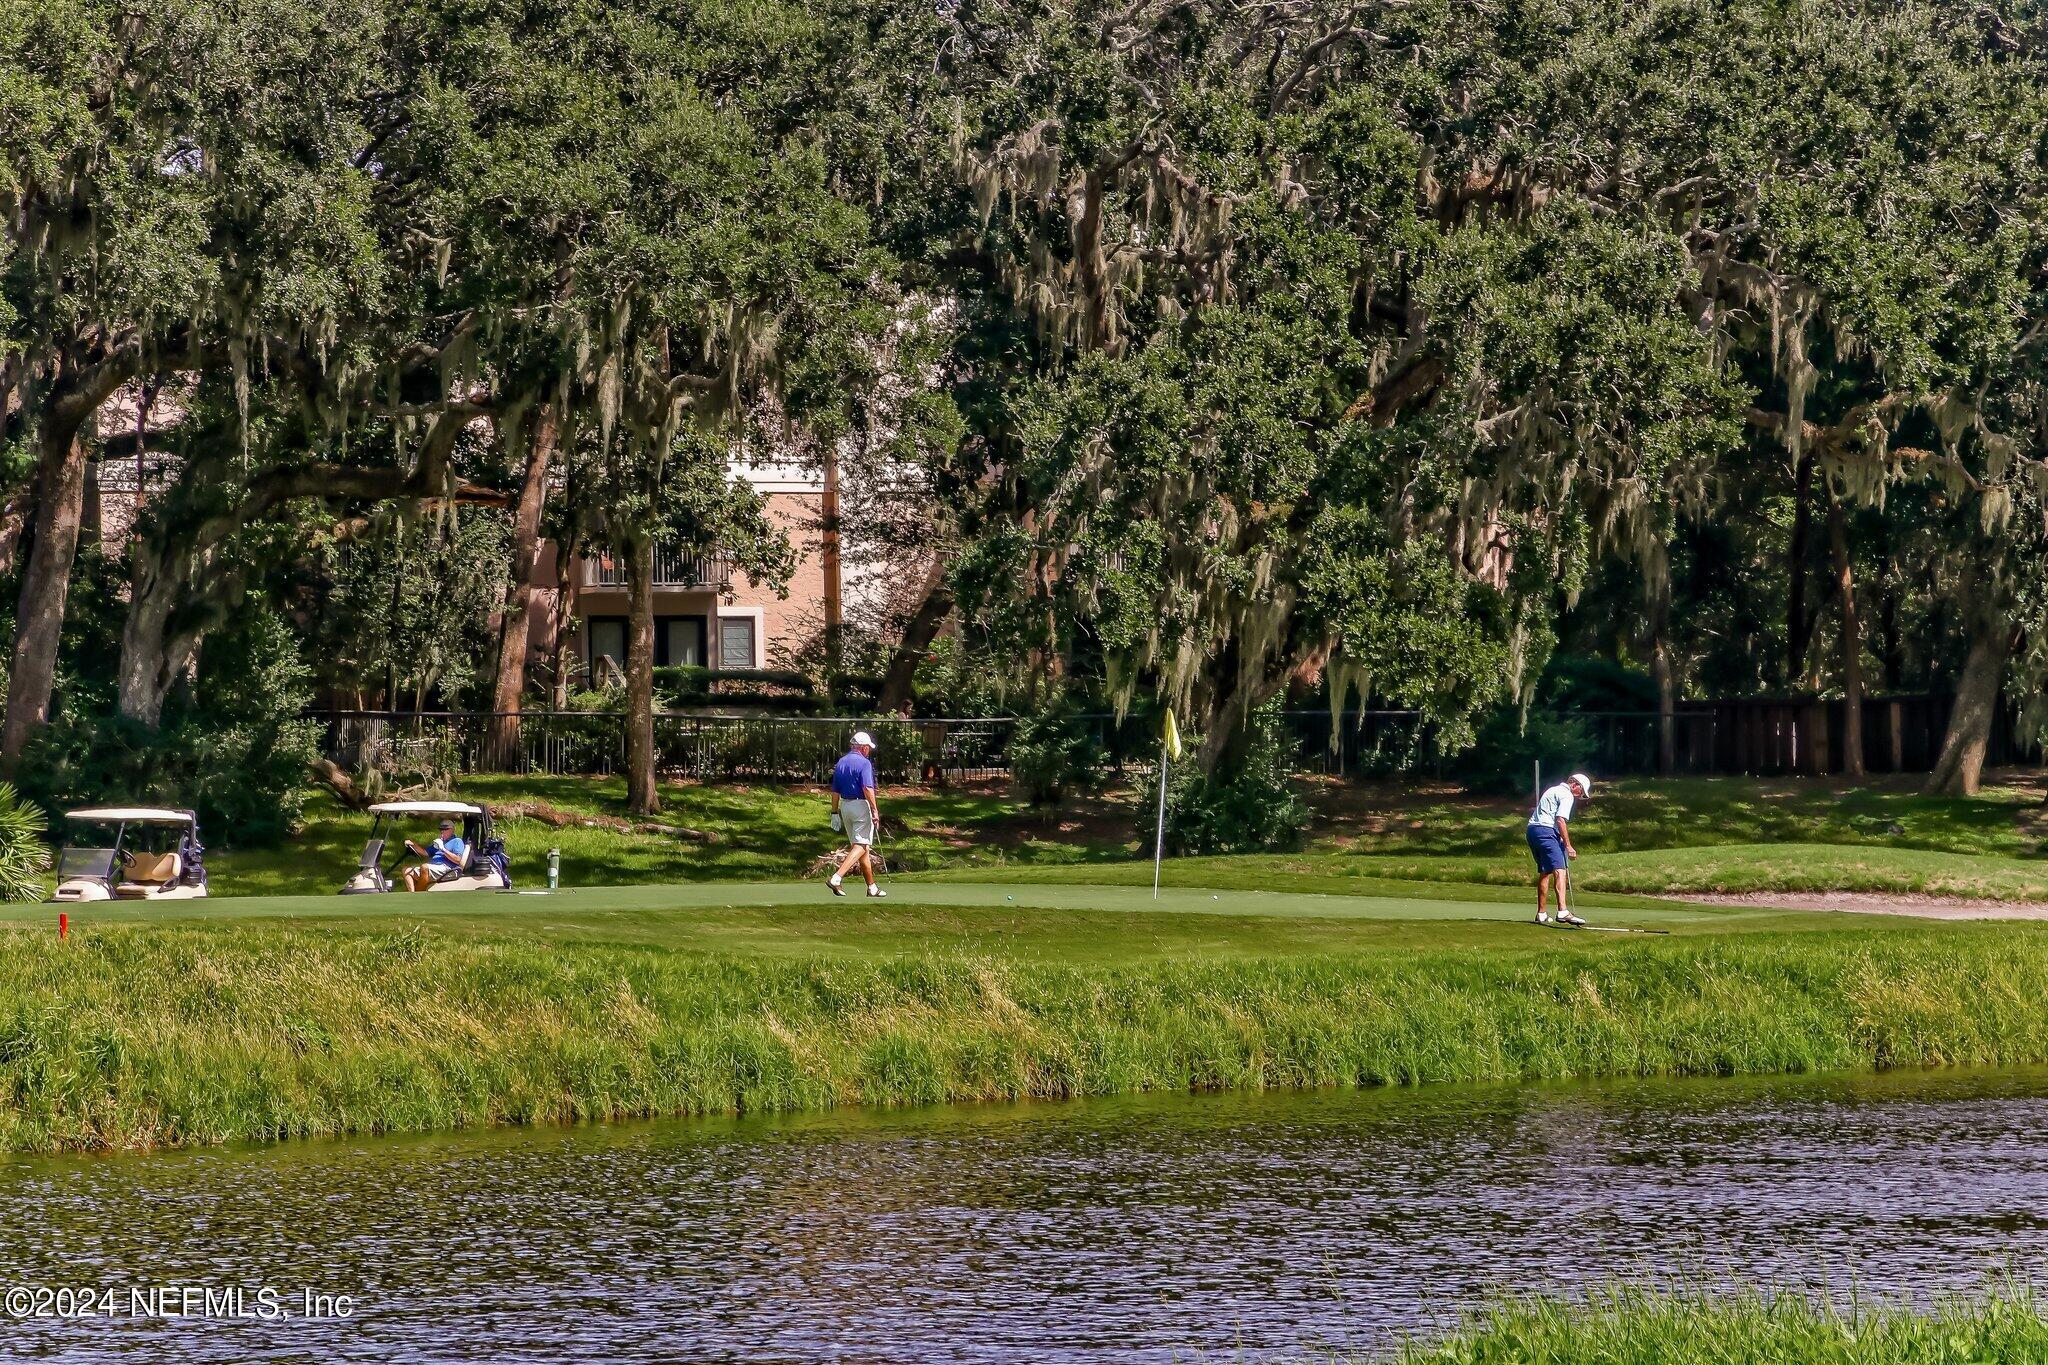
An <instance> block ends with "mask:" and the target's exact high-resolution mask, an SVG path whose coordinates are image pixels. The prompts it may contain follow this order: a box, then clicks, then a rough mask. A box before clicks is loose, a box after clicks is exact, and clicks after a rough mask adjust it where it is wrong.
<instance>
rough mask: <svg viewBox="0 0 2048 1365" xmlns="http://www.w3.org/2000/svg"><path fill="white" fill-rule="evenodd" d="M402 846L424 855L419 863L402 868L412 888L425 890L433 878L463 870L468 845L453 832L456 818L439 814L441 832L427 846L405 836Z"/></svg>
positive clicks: (414, 854)
mask: <svg viewBox="0 0 2048 1365" xmlns="http://www.w3.org/2000/svg"><path fill="white" fill-rule="evenodd" d="M405 846H406V848H407V849H408V850H410V851H411V852H412V854H413V856H414V857H416V858H424V859H425V860H426V862H425V863H424V865H422V866H420V867H410V868H407V869H406V872H405V882H406V885H407V886H410V887H411V888H412V889H413V890H415V891H422V890H425V889H426V887H427V886H428V885H429V884H431V883H433V882H444V881H447V880H448V879H449V878H450V877H453V876H454V875H455V874H456V873H458V872H460V871H462V868H463V865H464V864H465V863H466V862H468V860H469V845H468V844H466V843H464V842H463V840H462V836H461V835H460V834H458V833H456V832H455V822H454V821H453V820H451V819H449V818H448V817H447V816H445V815H444V816H442V817H441V835H440V837H439V838H437V839H436V840H434V842H433V844H432V845H431V846H430V847H427V848H421V847H420V846H419V845H418V844H416V843H414V842H413V841H412V840H410V839H407V840H406V841H405Z"/></svg>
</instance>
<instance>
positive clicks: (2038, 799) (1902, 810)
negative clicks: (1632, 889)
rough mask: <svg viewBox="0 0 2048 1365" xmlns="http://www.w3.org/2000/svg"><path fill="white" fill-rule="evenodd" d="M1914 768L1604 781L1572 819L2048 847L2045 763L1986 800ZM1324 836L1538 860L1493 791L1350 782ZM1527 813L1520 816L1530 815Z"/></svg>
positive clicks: (1513, 807) (1718, 832) (1634, 835)
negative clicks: (1927, 790) (1883, 772)
mask: <svg viewBox="0 0 2048 1365" xmlns="http://www.w3.org/2000/svg"><path fill="white" fill-rule="evenodd" d="M1919 780H1920V779H1918V778H1917V777H1913V776H1878V777H1871V778H1867V779H1864V780H1861V781H1857V782H1853V783H1852V782H1849V781H1847V780H1844V779H1840V778H1823V779H1816V778H1801V777H1671V778H1625V779H1622V780H1620V781H1615V782H1598V783H1596V786H1595V789H1594V795H1593V798H1592V799H1591V800H1590V801H1588V802H1586V803H1585V804H1584V805H1583V806H1581V807H1580V810H1579V813H1578V818H1577V819H1575V820H1574V821H1573V822H1572V829H1573V832H1574V836H1573V837H1574V841H1575V842H1580V843H1583V844H1585V845H1586V847H1587V849H1588V851H1598V852H1625V851H1638V850H1647V849H1677V848H1708V847H1713V846H1715V845H1723V844H1741V845H1771V844H1843V845H1874V846H1880V847H1885V848H1902V849H1924V850H1929V851H1934V852H1943V853H1969V854H1989V855H1996V856H2001V857H2008V858H2021V857H2042V856H2044V855H2048V806H2044V805H2043V804H2042V799H2043V794H2044V789H2043V782H2042V775H2041V774H2040V773H2039V772H2038V771H2034V772H2028V771H2025V770H2017V769H2015V770H2008V771H2004V772H1998V773H1993V774H1991V775H1990V776H1989V778H1988V779H1987V781H1986V784H1985V787H1984V790H1983V792H1982V793H1980V794H1979V795H1977V796H1974V797H1949V796H1923V795H1921V794H1920V792H1919V790H1918V783H1919ZM1320 804H1321V807H1322V811H1323V820H1322V822H1321V823H1320V825H1319V827H1318V831H1317V833H1318V836H1319V839H1318V843H1319V844H1327V845H1328V846H1330V847H1341V848H1343V849H1344V850H1346V851H1352V852H1360V853H1373V854H1390V855H1423V856H1430V857H1507V858H1526V857H1527V856H1528V853H1527V850H1526V848H1525V847H1524V845H1523V833H1522V828H1523V822H1524V821H1526V819H1527V816H1528V806H1529V803H1528V801H1527V800H1526V799H1523V798H1513V799H1484V798H1476V797H1471V796H1466V795H1462V794H1459V793H1457V792H1455V791H1453V790H1444V789H1437V790H1431V789H1429V788H1428V787H1426V786H1425V787H1419V788H1418V787H1415V786H1408V785H1401V784H1373V785H1368V786H1363V787H1356V788H1349V789H1338V790H1335V791H1332V792H1329V793H1328V794H1326V796H1325V797H1324V799H1323V800H1322V802H1321V803H1320ZM1518 817H1519V818H1518Z"/></svg>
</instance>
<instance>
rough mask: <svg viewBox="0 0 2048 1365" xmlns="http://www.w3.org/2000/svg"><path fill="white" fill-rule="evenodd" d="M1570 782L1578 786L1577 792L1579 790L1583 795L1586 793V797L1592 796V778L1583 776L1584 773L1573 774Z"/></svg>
mask: <svg viewBox="0 0 2048 1365" xmlns="http://www.w3.org/2000/svg"><path fill="white" fill-rule="evenodd" d="M1572 781H1574V782H1576V783H1578V784H1579V790H1580V791H1582V792H1585V793H1586V794H1587V795H1589V796H1590V795H1591V794H1592V791H1593V779H1592V778H1590V777H1588V776H1586V775H1585V774H1584V773H1573V774H1572Z"/></svg>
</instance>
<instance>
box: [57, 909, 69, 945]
mask: <svg viewBox="0 0 2048 1365" xmlns="http://www.w3.org/2000/svg"><path fill="white" fill-rule="evenodd" d="M57 937H58V938H60V939H61V938H70V937H71V916H69V915H67V914H65V913H64V912H63V911H62V910H59V911H58V912H57Z"/></svg>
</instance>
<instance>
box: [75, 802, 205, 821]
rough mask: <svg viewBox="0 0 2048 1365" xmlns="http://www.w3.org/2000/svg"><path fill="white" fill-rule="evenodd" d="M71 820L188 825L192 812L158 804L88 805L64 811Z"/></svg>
mask: <svg viewBox="0 0 2048 1365" xmlns="http://www.w3.org/2000/svg"><path fill="white" fill-rule="evenodd" d="M65 815H66V816H67V818H69V819H72V820H97V821H100V822H101V823H102V824H108V825H145V824H147V825H189V824H191V823H192V812H191V811H186V810H165V809H163V808H162V807H160V806H89V807H87V808H86V809H84V810H74V811H66V812H65Z"/></svg>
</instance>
